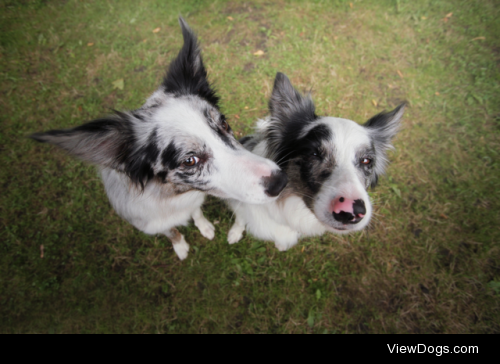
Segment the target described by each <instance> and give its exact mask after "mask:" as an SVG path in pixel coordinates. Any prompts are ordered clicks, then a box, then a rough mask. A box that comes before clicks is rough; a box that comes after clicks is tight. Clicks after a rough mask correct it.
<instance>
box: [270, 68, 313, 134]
mask: <svg viewBox="0 0 500 364" xmlns="http://www.w3.org/2000/svg"><path fill="white" fill-rule="evenodd" d="M269 111H270V112H271V116H272V117H273V119H275V120H274V121H279V122H281V123H283V124H287V123H292V124H294V123H298V124H299V125H302V126H303V125H305V124H307V123H308V122H310V121H314V120H315V119H317V116H316V114H315V107H314V103H313V101H312V99H311V96H310V95H307V96H303V95H302V94H301V93H300V92H298V91H297V90H296V89H295V88H294V87H293V86H292V83H291V82H290V80H289V79H288V77H287V76H286V75H285V74H283V73H281V72H278V73H277V74H276V78H275V79H274V87H273V93H272V95H271V99H270V100H269Z"/></svg>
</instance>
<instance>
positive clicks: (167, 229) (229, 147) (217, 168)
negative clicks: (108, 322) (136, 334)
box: [32, 18, 287, 260]
mask: <svg viewBox="0 0 500 364" xmlns="http://www.w3.org/2000/svg"><path fill="white" fill-rule="evenodd" d="M179 22H180V24H181V28H182V33H183V37H184V45H183V47H182V49H181V51H180V52H179V54H178V56H177V58H176V59H175V60H173V61H172V63H171V64H170V66H169V69H168V72H167V74H166V76H165V78H164V80H163V83H162V85H161V86H160V87H159V89H158V90H157V91H156V92H155V93H153V95H151V96H150V97H149V98H148V99H147V101H146V103H145V104H144V105H143V106H142V107H141V108H140V109H138V110H135V111H130V112H116V114H115V115H112V116H108V117H106V118H103V119H98V120H95V121H92V122H90V123H88V124H84V125H81V126H78V127H76V128H74V129H68V130H53V131H49V132H47V133H40V134H34V135H32V138H34V139H35V140H38V141H41V142H48V143H52V144H55V145H57V146H59V147H61V148H63V149H65V150H66V151H68V152H69V153H71V154H72V155H74V156H76V157H79V158H81V159H83V160H85V161H88V162H91V163H93V164H96V165H98V167H99V169H100V172H101V175H102V179H103V182H104V186H105V189H106V192H107V194H108V197H109V200H110V201H111V204H112V205H113V207H114V209H115V210H116V211H117V213H118V214H119V215H120V216H121V217H123V218H124V219H125V220H127V221H128V222H130V223H131V224H132V225H134V226H135V227H136V228H138V229H139V230H141V231H143V232H145V233H146V234H165V235H166V236H167V237H168V238H169V239H170V240H171V241H172V243H173V246H174V250H175V252H176V253H177V255H178V256H179V258H180V259H181V260H182V259H185V258H186V257H187V254H188V250H189V245H188V244H187V243H186V241H185V239H184V237H183V236H182V235H181V234H180V233H179V231H178V230H177V229H176V228H175V226H179V225H186V224H187V223H188V222H189V220H190V219H191V218H192V219H193V220H194V223H195V225H196V226H197V227H198V229H199V230H200V232H201V234H202V235H203V236H204V237H206V238H207V239H213V238H214V233H215V228H214V226H213V225H212V224H211V223H210V222H209V221H208V220H207V219H206V218H205V217H204V216H203V213H202V211H201V205H202V203H203V201H204V198H205V194H206V193H208V194H211V195H214V196H219V197H222V198H233V199H236V200H239V201H244V202H245V203H265V202H270V201H273V200H274V199H276V197H277V195H278V194H279V193H280V192H281V190H282V189H283V187H284V186H285V185H286V182H287V178H286V175H285V174H284V173H283V172H281V170H280V169H279V167H278V166H277V165H276V164H275V163H274V162H271V161H269V160H267V159H264V158H262V157H260V156H257V155H255V154H252V153H250V152H249V151H247V150H245V149H244V148H243V147H242V146H241V144H239V143H238V142H237V141H236V139H235V138H234V136H233V132H232V131H231V128H230V127H229V125H228V124H227V122H226V119H225V117H224V115H222V114H221V112H220V110H219V98H218V97H217V95H216V94H215V91H214V90H213V88H212V87H211V86H210V84H209V83H208V80H207V72H206V69H205V67H204V65H203V60H202V57H201V54H200V49H199V47H198V45H197V39H196V36H195V35H194V34H193V32H192V31H191V29H190V28H189V27H188V25H187V23H186V22H185V21H184V20H183V19H182V18H180V19H179Z"/></svg>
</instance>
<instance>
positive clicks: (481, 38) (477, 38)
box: [472, 37, 486, 41]
mask: <svg viewBox="0 0 500 364" xmlns="http://www.w3.org/2000/svg"><path fill="white" fill-rule="evenodd" d="M485 39H486V37H476V38H474V39H472V41H475V40H485Z"/></svg>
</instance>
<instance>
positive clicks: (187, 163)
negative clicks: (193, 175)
mask: <svg viewBox="0 0 500 364" xmlns="http://www.w3.org/2000/svg"><path fill="white" fill-rule="evenodd" d="M199 161H200V158H198V157H195V156H193V157H189V158H188V159H186V160H185V161H184V162H183V163H182V165H184V166H186V167H192V166H195V165H197V164H198V162H199Z"/></svg>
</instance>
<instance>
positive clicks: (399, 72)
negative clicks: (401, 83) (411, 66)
mask: <svg viewBox="0 0 500 364" xmlns="http://www.w3.org/2000/svg"><path fill="white" fill-rule="evenodd" d="M396 72H397V73H398V75H399V77H401V78H404V77H403V74H402V73H401V71H400V70H397V71H396Z"/></svg>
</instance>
